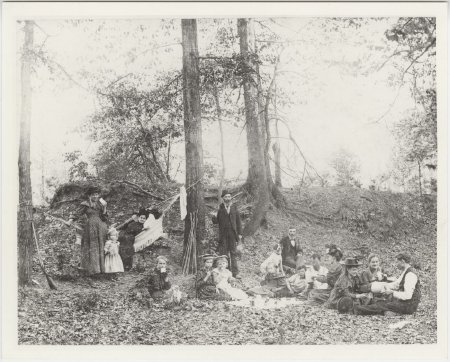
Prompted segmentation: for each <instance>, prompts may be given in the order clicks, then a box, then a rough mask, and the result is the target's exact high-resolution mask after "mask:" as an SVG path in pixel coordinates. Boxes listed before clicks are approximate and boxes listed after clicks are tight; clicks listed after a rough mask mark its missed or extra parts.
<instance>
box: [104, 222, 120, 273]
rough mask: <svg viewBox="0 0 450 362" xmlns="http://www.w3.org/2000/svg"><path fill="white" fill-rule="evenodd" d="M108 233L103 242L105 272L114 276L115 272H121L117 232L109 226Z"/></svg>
mask: <svg viewBox="0 0 450 362" xmlns="http://www.w3.org/2000/svg"><path fill="white" fill-rule="evenodd" d="M108 234H109V238H108V240H107V241H106V243H105V273H111V274H113V277H114V278H115V277H117V275H116V274H115V273H123V263H122V259H121V258H120V255H119V242H118V238H119V232H118V231H117V230H116V229H114V228H110V229H109V233H108Z"/></svg>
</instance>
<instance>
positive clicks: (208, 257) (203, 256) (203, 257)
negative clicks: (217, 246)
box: [201, 254, 216, 261]
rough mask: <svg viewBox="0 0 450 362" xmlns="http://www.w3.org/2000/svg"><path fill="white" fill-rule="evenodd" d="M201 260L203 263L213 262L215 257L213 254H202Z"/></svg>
mask: <svg viewBox="0 0 450 362" xmlns="http://www.w3.org/2000/svg"><path fill="white" fill-rule="evenodd" d="M201 258H202V259H203V261H206V260H214V259H215V258H216V256H215V255H214V254H203V255H202V256H201Z"/></svg>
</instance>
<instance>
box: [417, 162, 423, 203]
mask: <svg viewBox="0 0 450 362" xmlns="http://www.w3.org/2000/svg"><path fill="white" fill-rule="evenodd" d="M417 166H418V167H419V195H420V197H422V168H421V167H420V161H417Z"/></svg>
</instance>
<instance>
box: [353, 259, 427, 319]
mask: <svg viewBox="0 0 450 362" xmlns="http://www.w3.org/2000/svg"><path fill="white" fill-rule="evenodd" d="M396 260H397V262H396V266H397V268H398V269H400V270H401V271H402V273H401V275H400V277H399V278H398V279H397V280H396V281H395V282H392V283H388V284H387V285H386V289H385V291H384V293H383V294H385V295H386V296H388V297H389V299H390V300H385V301H383V300H381V301H377V302H375V303H373V304H371V305H365V306H356V307H355V314H363V315H374V314H385V315H390V314H393V313H396V314H397V313H398V314H413V313H414V312H415V311H416V310H417V307H418V305H419V303H420V297H421V290H420V289H421V288H420V281H419V278H418V276H417V274H416V272H415V271H414V270H413V269H412V267H411V265H410V262H411V257H410V256H409V255H407V254H405V253H400V254H398V255H397V257H396Z"/></svg>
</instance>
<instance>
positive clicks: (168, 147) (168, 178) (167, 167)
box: [166, 133, 172, 181]
mask: <svg viewBox="0 0 450 362" xmlns="http://www.w3.org/2000/svg"><path fill="white" fill-rule="evenodd" d="M171 147H172V133H170V135H169V142H168V143H167V158H166V177H167V180H168V181H170V149H171Z"/></svg>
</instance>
